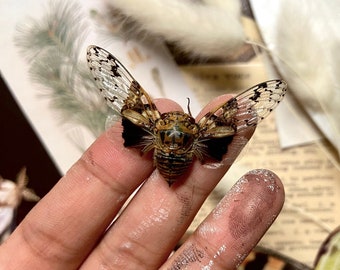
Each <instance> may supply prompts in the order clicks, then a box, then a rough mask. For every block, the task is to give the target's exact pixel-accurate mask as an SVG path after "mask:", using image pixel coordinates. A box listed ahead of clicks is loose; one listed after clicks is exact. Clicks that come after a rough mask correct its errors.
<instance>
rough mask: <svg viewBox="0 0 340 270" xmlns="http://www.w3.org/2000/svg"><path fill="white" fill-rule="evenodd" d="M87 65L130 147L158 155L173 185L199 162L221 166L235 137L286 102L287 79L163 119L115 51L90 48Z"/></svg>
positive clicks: (156, 158)
mask: <svg viewBox="0 0 340 270" xmlns="http://www.w3.org/2000/svg"><path fill="white" fill-rule="evenodd" d="M87 62H88V65H89V67H90V70H91V72H92V75H93V76H94V79H95V80H96V82H97V86H98V88H99V90H100V93H101V94H102V96H103V97H104V99H105V100H106V102H107V104H108V106H110V107H111V108H112V109H113V110H114V111H116V112H117V113H118V114H120V115H121V117H122V126H123V134H122V137H123V139H124V146H126V147H135V148H139V149H141V151H142V152H144V153H145V152H148V151H151V150H153V151H154V152H153V160H154V165H155V166H156V167H157V169H158V170H159V172H160V173H161V175H162V176H163V177H164V178H165V179H166V180H167V181H168V183H169V185H171V184H172V183H173V182H174V181H176V179H177V178H178V177H179V176H181V175H182V174H183V173H184V172H185V171H186V170H187V168H188V167H189V166H190V164H191V163H192V161H193V159H194V158H195V157H196V158H198V159H199V160H200V161H201V162H204V161H206V160H209V159H213V160H217V161H221V160H222V158H223V156H224V154H226V152H227V148H228V145H229V144H230V142H231V141H232V139H233V136H234V135H235V134H236V133H238V132H241V131H243V130H245V129H247V128H249V127H252V126H255V125H257V124H258V123H259V121H261V120H262V119H264V118H265V117H266V116H267V115H268V114H269V113H270V112H271V111H272V110H273V109H274V108H275V107H276V106H277V105H278V103H279V102H280V101H281V100H282V98H283V97H284V95H285V93H286V90H287V84H286V83H285V82H284V81H282V80H271V81H267V82H263V83H260V84H258V85H256V86H253V87H252V88H250V89H248V90H246V91H245V92H243V93H241V94H239V95H238V96H236V97H234V98H232V99H230V100H229V101H227V102H225V103H224V104H221V105H220V106H218V107H217V108H216V109H215V110H212V111H210V112H209V113H207V114H206V115H205V116H204V117H202V118H201V119H200V120H199V121H198V122H195V119H194V118H193V117H192V116H191V114H190V112H189V114H187V113H183V112H179V111H174V112H168V113H163V114H161V113H160V112H159V111H158V110H157V108H156V105H155V104H154V103H153V102H152V100H151V98H150V96H149V95H148V94H147V93H146V92H145V90H144V89H143V88H142V87H141V86H140V85H139V83H138V82H137V81H136V80H135V79H134V78H133V77H132V76H131V74H130V73H129V72H128V71H127V70H126V69H125V68H124V66H123V65H122V64H121V63H120V62H119V61H118V60H117V59H116V58H115V57H114V56H113V55H111V54H110V53H109V52H107V51H106V50H104V49H102V48H99V47H97V46H93V45H92V46H89V47H88V50H87Z"/></svg>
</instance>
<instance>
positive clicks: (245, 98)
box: [199, 80, 287, 138]
mask: <svg viewBox="0 0 340 270" xmlns="http://www.w3.org/2000/svg"><path fill="white" fill-rule="evenodd" d="M286 91H287V84H286V82H284V81H282V80H271V81H266V82H262V83H260V84H257V85H255V86H253V87H251V88H249V89H248V90H246V91H244V92H243V93H241V94H239V95H237V96H236V97H234V98H232V99H230V100H228V101H227V102H226V103H224V104H222V105H221V106H219V107H218V108H217V109H215V110H213V111H211V112H209V113H207V114H206V115H205V116H204V117H203V118H202V119H201V120H200V121H199V125H200V127H201V129H202V130H204V131H203V137H204V138H209V137H210V138H211V137H215V138H218V137H224V136H225V135H226V133H228V132H229V133H230V135H233V134H234V133H236V132H241V131H243V130H244V129H247V128H248V127H251V126H256V125H257V124H258V123H259V122H260V121H262V120H263V119H264V118H266V117H267V116H268V115H269V114H270V112H271V111H273V110H274V109H275V107H276V106H277V105H278V104H279V103H280V101H281V100H282V99H283V97H284V96H285V94H286Z"/></svg>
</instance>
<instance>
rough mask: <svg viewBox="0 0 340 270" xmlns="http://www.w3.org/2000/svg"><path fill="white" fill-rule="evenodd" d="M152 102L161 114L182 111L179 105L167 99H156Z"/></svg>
mask: <svg viewBox="0 0 340 270" xmlns="http://www.w3.org/2000/svg"><path fill="white" fill-rule="evenodd" d="M153 102H154V103H155V105H156V107H157V109H158V110H159V111H160V112H161V113H164V112H170V111H181V112H182V111H183V108H182V107H181V105H179V104H178V103H177V102H175V101H173V100H171V99H167V98H157V99H154V100H153Z"/></svg>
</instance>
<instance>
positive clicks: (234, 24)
mask: <svg viewBox="0 0 340 270" xmlns="http://www.w3.org/2000/svg"><path fill="white" fill-rule="evenodd" d="M110 3H111V5H112V6H113V7H115V8H117V9H119V10H120V11H121V12H122V13H123V14H125V15H126V16H128V17H131V18H132V19H133V20H135V21H137V22H138V23H139V24H140V26H141V29H143V30H146V31H148V32H150V33H152V34H156V35H161V36H162V37H163V38H164V39H165V40H167V41H170V42H175V43H176V44H177V45H179V46H180V48H181V49H182V50H183V51H185V52H189V53H190V54H193V55H197V56H201V57H218V56H226V55H227V54H229V53H230V52H231V51H233V50H234V49H236V48H237V47H239V46H240V45H241V44H242V43H243V41H244V40H245V36H244V32H243V27H242V24H241V22H240V3H239V1H237V0H228V1H222V0H205V1H203V2H202V3H201V2H199V3H197V2H195V1H183V0H144V1H138V0H112V1H110Z"/></svg>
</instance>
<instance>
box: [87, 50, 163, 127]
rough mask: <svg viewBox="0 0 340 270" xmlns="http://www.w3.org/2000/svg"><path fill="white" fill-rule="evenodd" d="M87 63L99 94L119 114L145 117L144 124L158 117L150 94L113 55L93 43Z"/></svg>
mask: <svg viewBox="0 0 340 270" xmlns="http://www.w3.org/2000/svg"><path fill="white" fill-rule="evenodd" d="M87 63H88V65H89V68H90V70H91V72H92V75H93V77H94V79H95V80H96V83H97V86H98V89H99V91H100V93H101V94H102V96H103V97H104V99H105V100H106V102H107V104H108V106H109V107H111V108H112V109H113V110H114V111H116V112H117V113H118V114H124V111H125V113H126V114H127V115H128V116H129V117H131V119H134V118H136V121H137V122H138V120H137V119H142V121H141V122H143V124H144V123H145V121H146V120H150V119H151V121H152V120H153V121H154V120H156V119H158V118H159V112H158V110H157V108H156V106H155V104H154V103H153V102H152V101H151V98H150V97H149V95H148V94H147V93H146V92H145V90H144V89H143V88H142V87H141V86H140V85H139V83H138V82H137V81H136V80H135V79H134V78H133V77H132V75H131V74H130V73H129V72H128V71H127V69H126V68H125V67H124V66H123V65H122V64H121V63H120V62H119V61H118V60H117V59H116V58H115V57H114V56H113V55H112V54H110V53H109V52H108V51H106V50H104V49H102V48H100V47H97V46H94V45H91V46H89V47H88V49H87ZM138 123H139V122H138ZM138 123H136V124H138Z"/></svg>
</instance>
